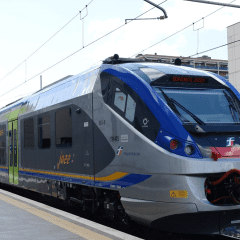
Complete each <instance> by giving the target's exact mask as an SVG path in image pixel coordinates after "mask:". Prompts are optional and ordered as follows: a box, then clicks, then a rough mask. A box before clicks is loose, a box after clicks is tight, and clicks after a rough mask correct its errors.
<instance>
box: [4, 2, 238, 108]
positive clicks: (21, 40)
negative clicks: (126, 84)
mask: <svg viewBox="0 0 240 240" xmlns="http://www.w3.org/2000/svg"><path fill="white" fill-rule="evenodd" d="M151 1H152V2H154V3H155V4H160V3H161V2H163V3H162V4H161V5H160V6H161V7H163V8H164V9H165V11H166V12H167V15H168V18H167V19H164V20H138V21H132V22H130V23H128V24H125V19H131V18H135V17H137V16H138V15H140V14H142V13H144V12H145V11H147V10H149V9H151V8H152V7H153V6H152V5H150V4H149V3H147V2H145V1H144V0H93V1H92V0H68V1H66V0H51V1H49V0H41V1H39V0H0V6H1V7H0V107H3V106H5V105H6V104H8V103H10V102H12V101H15V100H17V99H19V98H21V97H23V96H26V95H28V94H31V93H32V92H34V91H38V90H39V89H40V75H42V79H43V87H44V86H46V85H48V84H50V83H53V82H55V81H57V80H59V79H61V78H63V77H65V76H67V75H75V74H78V73H80V72H82V71H85V70H87V69H88V68H90V67H91V66H93V65H94V64H97V63H100V62H101V61H102V60H104V59H106V58H107V57H109V56H113V55H114V54H115V53H117V54H118V55H119V56H120V57H131V56H135V55H136V54H138V53H142V54H154V53H157V54H159V55H173V56H186V57H187V56H190V55H193V54H196V53H197V52H198V53H200V52H202V51H205V50H208V49H211V48H214V47H217V46H220V45H223V44H226V43H227V27H228V26H230V25H232V24H235V23H237V22H239V21H240V20H239V14H240V9H239V8H232V7H225V8H223V9H221V10H220V11H217V12H215V13H214V14H212V15H210V16H207V15H209V14H210V13H212V12H214V11H216V10H217V9H219V8H220V6H217V5H209V4H203V3H193V2H190V1H184V0H166V1H164V0H151ZM212 1H215V2H222V3H230V2H232V4H236V5H240V0H235V1H233V0H212ZM89 3H90V4H89ZM88 4H89V5H88ZM86 5H88V7H87V9H86V8H85V6H86ZM84 8H85V9H84ZM82 9H84V10H83V11H81V10H82ZM79 11H81V16H82V17H84V16H86V15H87V16H86V17H85V18H84V20H80V15H78V16H77V17H76V18H74V19H73V20H72V21H71V22H70V23H69V24H68V25H67V26H66V27H65V28H63V29H62V30H61V31H60V32H59V33H58V34H56V35H55V36H54V37H53V38H52V39H51V40H50V41H49V42H48V43H46V44H45V45H44V46H43V47H42V48H41V49H40V50H39V51H37V52H36V53H35V54H33V55H32V56H31V57H30V58H28V57H29V56H30V55H31V54H32V53H34V52H35V51H36V50H37V49H38V48H39V47H40V46H41V45H42V44H43V43H45V42H46V41H47V40H48V39H49V38H51V37H52V36H53V35H54V34H55V33H56V32H57V31H58V30H59V29H61V28H62V27H63V26H64V25H65V24H66V23H67V22H69V21H70V20H71V19H72V18H73V17H74V16H76V15H77V14H78V13H79ZM162 15H163V12H162V11H160V10H159V9H156V8H154V9H153V10H151V11H149V12H148V13H146V14H144V15H143V16H141V17H140V18H156V17H160V16H162ZM206 16H207V17H206ZM203 18H204V20H202V19H203ZM198 20H200V21H199V22H197V23H195V24H194V27H193V23H194V22H196V21H198ZM121 25H124V26H123V27H122V28H120V29H118V30H117V31H115V32H113V33H111V34H109V35H107V36H106V37H104V38H102V39H100V40H99V41H96V42H94V41H95V40H96V39H98V38H100V37H101V36H103V35H105V34H107V33H108V32H110V31H112V30H114V29H116V28H117V27H120V26H121ZM189 25H190V26H189ZM83 26H84V27H83ZM187 26H189V27H188V28H186V29H185V30H183V31H181V32H179V33H178V34H176V35H174V36H172V37H169V38H167V37H168V36H170V35H172V34H174V33H176V32H177V31H179V30H181V29H183V28H185V27H187ZM199 28H200V30H199V31H197V29H199ZM198 32H199V38H198ZM165 38H167V39H165ZM164 39H165V40H164ZM162 40H163V41H162ZM160 41H161V42H160ZM92 42H94V43H92ZM157 42H160V43H158V44H156V45H155V46H153V47H151V48H149V49H147V50H145V51H142V50H144V49H146V48H148V47H150V46H151V45H153V44H155V43H157ZM90 43H92V44H90ZM88 44H90V45H89V46H88ZM83 46H84V48H83V49H82V47H83ZM79 49H82V50H80V51H78V52H77V53H76V54H74V55H72V56H71V57H69V58H67V59H66V60H64V61H62V62H61V63H59V64H57V65H56V66H54V67H52V68H50V69H49V70H47V71H45V72H43V71H44V70H46V69H48V68H49V67H51V66H53V65H54V64H56V63H57V62H59V61H60V60H62V59H64V58H66V57H67V56H69V55H71V54H72V53H74V52H76V51H77V50H79ZM202 55H208V56H210V57H212V58H216V59H224V60H227V59H228V52H227V47H223V48H219V49H217V50H214V51H210V52H207V53H204V54H200V55H198V56H202ZM198 56H197V55H196V56H195V57H198ZM26 59H27V60H26ZM25 60H26V61H25ZM21 63H22V64H21ZM19 64H21V65H20V66H19V67H18V68H16V67H17V66H18V65H19ZM15 68H16V69H15ZM13 69H15V70H14V71H13V72H11V71H12V70H13ZM10 72H11V73H10ZM41 72H43V73H42V74H41ZM9 73H10V74H9ZM7 74H9V75H7ZM6 75H7V76H6ZM5 76H6V77H5ZM30 79H31V80H30ZM20 84H22V85H21V86H20V87H18V88H16V89H15V90H13V91H11V92H9V91H10V90H11V89H13V88H15V87H17V86H18V85H20ZM8 92H9V93H8Z"/></svg>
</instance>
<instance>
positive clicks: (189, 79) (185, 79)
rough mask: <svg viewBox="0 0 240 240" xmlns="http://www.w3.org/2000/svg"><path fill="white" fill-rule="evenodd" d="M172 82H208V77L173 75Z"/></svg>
mask: <svg viewBox="0 0 240 240" xmlns="http://www.w3.org/2000/svg"><path fill="white" fill-rule="evenodd" d="M170 81H172V82H182V83H208V79H206V78H203V77H194V76H192V77H176V76H174V77H172V78H170Z"/></svg>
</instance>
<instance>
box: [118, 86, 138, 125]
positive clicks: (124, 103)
mask: <svg viewBox="0 0 240 240" xmlns="http://www.w3.org/2000/svg"><path fill="white" fill-rule="evenodd" d="M114 106H116V107H117V108H118V109H119V110H121V115H122V116H123V117H125V118H126V119H127V120H129V121H130V122H133V121H134V117H135V110H136V102H135V101H134V100H133V98H132V97H131V96H130V95H129V94H126V93H124V92H123V91H122V90H121V89H120V88H119V87H117V88H116V89H115V97H114Z"/></svg>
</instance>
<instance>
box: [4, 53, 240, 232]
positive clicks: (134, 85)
mask: <svg viewBox="0 0 240 240" xmlns="http://www.w3.org/2000/svg"><path fill="white" fill-rule="evenodd" d="M239 114H240V94H239V92H238V91H237V90H236V89H235V88H234V86H233V85H231V84H230V82H229V81H227V80H226V79H225V78H223V77H222V76H220V75H217V74H215V73H213V72H208V71H201V70H197V69H195V68H191V67H186V66H182V65H181V61H180V59H176V61H175V64H166V63H161V62H149V61H147V60H141V59H134V58H120V57H119V56H118V55H117V54H115V55H114V56H112V57H109V58H107V59H105V60H104V61H103V62H102V63H101V64H100V65H97V66H94V67H92V68H90V69H88V70H86V71H84V72H82V73H80V74H77V75H74V76H72V75H69V76H67V77H65V78H63V79H60V80H58V81H56V82H54V83H53V84H50V85H48V86H46V87H44V88H42V89H40V90H39V91H37V92H35V93H33V94H31V95H29V96H26V97H23V98H21V99H19V100H17V101H15V102H13V103H10V104H8V105H7V106H5V107H3V108H1V109H0V182H1V183H4V184H10V185H13V186H17V187H19V188H23V189H29V190H32V191H36V192H39V193H42V194H46V195H50V196H53V197H57V198H60V199H64V200H67V201H71V202H74V203H76V204H77V206H79V207H80V208H81V209H82V210H84V211H87V212H89V213H91V214H94V213H97V212H100V213H101V214H105V215H107V216H108V217H109V218H110V219H114V218H118V219H120V220H121V221H123V222H124V223H126V224H128V223H129V221H130V220H133V221H135V222H137V223H140V224H143V225H145V226H149V227H150V228H155V229H160V230H165V231H171V232H177V233H189V234H222V235H227V234H234V233H238V232H239V230H240V205H239V204H240V160H239V157H240V115H239Z"/></svg>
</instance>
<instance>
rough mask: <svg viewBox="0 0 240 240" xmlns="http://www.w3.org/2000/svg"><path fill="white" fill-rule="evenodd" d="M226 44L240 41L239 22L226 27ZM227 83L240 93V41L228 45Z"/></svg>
mask: <svg viewBox="0 0 240 240" xmlns="http://www.w3.org/2000/svg"><path fill="white" fill-rule="evenodd" d="M227 36H228V43H231V42H235V41H238V40H240V22H239V23H236V24H233V25H231V26H229V27H227ZM228 61H229V81H230V83H231V84H232V85H233V86H234V87H235V88H236V89H237V90H238V91H239V92H240V41H238V42H236V43H232V44H229V45H228Z"/></svg>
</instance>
